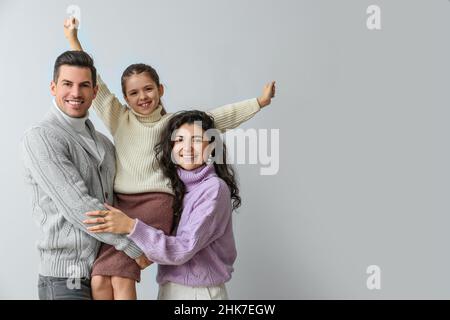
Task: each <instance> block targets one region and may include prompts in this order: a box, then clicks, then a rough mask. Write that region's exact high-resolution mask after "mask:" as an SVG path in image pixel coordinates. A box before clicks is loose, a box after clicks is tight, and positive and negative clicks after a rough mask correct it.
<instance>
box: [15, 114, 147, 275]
mask: <svg viewBox="0 0 450 320" xmlns="http://www.w3.org/2000/svg"><path fill="white" fill-rule="evenodd" d="M85 125H86V127H87V129H88V130H89V134H90V136H91V137H92V139H93V140H94V142H95V145H96V147H97V150H98V153H99V156H100V159H98V158H97V156H96V155H95V154H94V152H93V151H92V149H91V148H90V147H89V146H88V144H87V143H86V141H85V140H84V139H82V138H81V137H80V135H79V133H78V132H77V131H76V129H75V128H74V127H72V126H71V125H70V124H69V123H68V122H67V121H66V120H65V119H64V117H63V116H62V115H61V112H59V110H57V109H56V108H55V107H52V108H51V110H50V112H49V113H48V114H47V116H46V117H45V119H44V120H42V121H41V122H39V123H38V124H36V125H35V126H33V127H32V128H31V129H29V130H28V131H27V132H25V134H24V137H23V144H22V148H23V157H24V164H25V177H26V181H27V183H28V185H29V186H30V188H31V192H32V195H33V198H32V208H33V218H34V220H35V222H36V223H37V224H38V226H39V227H40V231H41V236H40V240H39V241H38V243H37V247H38V250H39V256H40V270H39V273H40V274H41V275H43V276H51V277H63V278H69V277H74V278H75V277H86V278H89V277H90V274H91V269H92V265H93V263H94V260H95V258H96V256H97V253H98V250H99V247H100V242H105V243H108V244H110V245H113V246H114V247H115V248H116V249H117V250H121V251H124V252H125V253H126V254H127V255H128V256H130V257H131V258H136V257H138V256H140V255H141V254H142V251H141V250H140V249H139V247H137V246H136V245H135V244H134V243H133V242H132V241H130V240H129V239H128V238H127V237H126V236H124V235H114V234H111V233H90V232H88V230H87V228H86V225H85V224H84V223H83V220H85V219H86V218H87V216H86V215H85V213H86V212H88V211H94V210H105V208H104V206H103V203H104V202H108V203H110V204H112V203H113V180H114V175H115V159H114V146H113V144H112V143H111V142H110V141H109V140H108V138H106V137H105V136H103V135H102V134H101V133H99V132H97V131H95V129H94V127H93V125H92V123H91V122H90V121H89V120H88V119H85Z"/></svg>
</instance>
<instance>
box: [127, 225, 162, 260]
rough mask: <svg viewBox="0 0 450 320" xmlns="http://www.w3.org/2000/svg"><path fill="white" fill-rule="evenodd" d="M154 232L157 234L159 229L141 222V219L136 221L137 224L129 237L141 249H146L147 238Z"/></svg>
mask: <svg viewBox="0 0 450 320" xmlns="http://www.w3.org/2000/svg"><path fill="white" fill-rule="evenodd" d="M152 231H155V232H156V231H157V229H155V228H153V227H152V226H149V225H147V224H145V223H144V222H142V221H140V220H139V219H136V224H135V225H134V228H133V230H132V231H131V233H130V234H129V235H128V236H127V237H128V238H129V239H130V240H132V241H133V242H134V243H136V244H137V245H138V246H139V247H140V248H145V247H148V243H147V241H148V240H147V236H148V235H149V233H151V232H152ZM144 253H145V252H144Z"/></svg>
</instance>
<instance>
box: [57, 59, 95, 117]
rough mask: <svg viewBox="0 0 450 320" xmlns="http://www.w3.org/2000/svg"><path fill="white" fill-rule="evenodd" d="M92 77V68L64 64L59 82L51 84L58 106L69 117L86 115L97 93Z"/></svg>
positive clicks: (60, 71) (60, 69)
mask: <svg viewBox="0 0 450 320" xmlns="http://www.w3.org/2000/svg"><path fill="white" fill-rule="evenodd" d="M97 89H98V88H97V86H96V87H94V86H93V83H92V77H91V69H89V68H85V67H76V66H69V65H62V66H61V67H59V76H58V79H57V82H56V83H55V82H54V81H52V82H51V84H50V91H51V93H52V95H53V96H54V97H55V100H56V104H57V105H58V107H59V108H60V109H61V110H62V111H63V112H64V113H65V114H67V115H68V116H69V117H72V118H82V117H84V116H85V115H86V112H87V110H88V109H89V107H90V106H91V103H92V100H94V98H95V95H96V94H97Z"/></svg>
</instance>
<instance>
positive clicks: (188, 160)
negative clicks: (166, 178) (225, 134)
mask: <svg viewBox="0 0 450 320" xmlns="http://www.w3.org/2000/svg"><path fill="white" fill-rule="evenodd" d="M172 139H173V141H174V145H173V148H172V160H173V161H174V162H175V163H176V164H178V165H179V166H180V167H181V168H183V169H184V170H194V169H197V168H198V167H201V166H202V165H203V164H204V163H205V162H206V160H207V159H208V156H209V154H210V152H211V150H207V149H210V148H208V146H209V145H210V143H209V141H208V140H207V139H206V137H205V132H204V131H203V129H202V128H201V127H199V126H197V125H195V124H189V123H185V124H183V125H182V126H181V127H179V128H178V129H177V130H175V131H174V134H173V135H172ZM211 146H212V145H211Z"/></svg>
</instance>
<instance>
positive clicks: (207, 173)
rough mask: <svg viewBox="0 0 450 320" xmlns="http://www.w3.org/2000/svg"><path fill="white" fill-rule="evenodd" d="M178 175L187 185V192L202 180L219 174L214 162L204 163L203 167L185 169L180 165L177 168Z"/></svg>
mask: <svg viewBox="0 0 450 320" xmlns="http://www.w3.org/2000/svg"><path fill="white" fill-rule="evenodd" d="M177 172H178V176H179V177H180V179H181V181H183V183H184V185H185V186H186V192H189V191H191V190H193V189H195V187H196V186H197V185H198V184H199V183H200V182H202V181H204V180H206V179H208V178H210V177H215V176H217V174H216V170H215V169H214V164H213V163H211V164H208V165H206V164H204V165H202V166H201V167H199V168H197V169H194V170H184V169H182V168H180V167H178V169H177Z"/></svg>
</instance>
